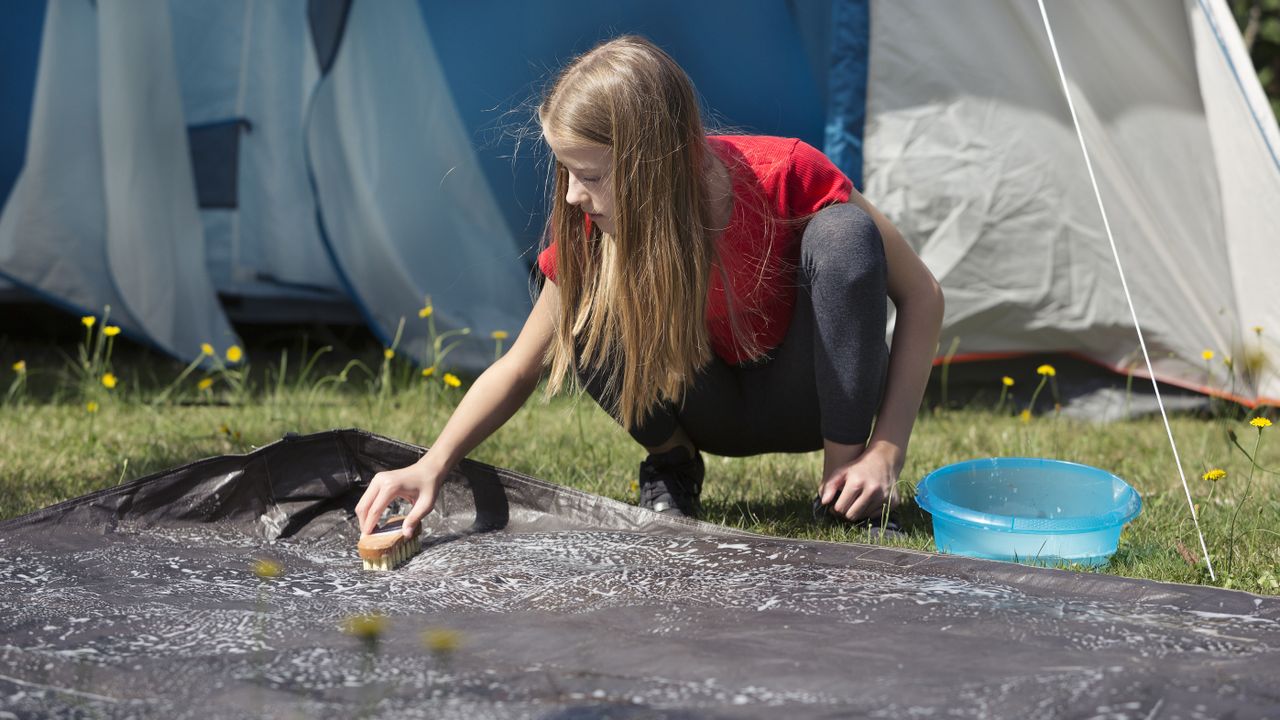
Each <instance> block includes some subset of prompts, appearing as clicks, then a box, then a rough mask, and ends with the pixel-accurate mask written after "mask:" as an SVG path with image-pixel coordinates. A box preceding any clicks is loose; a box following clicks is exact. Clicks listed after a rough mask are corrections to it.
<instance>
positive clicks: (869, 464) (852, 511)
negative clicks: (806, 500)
mask: <svg viewBox="0 0 1280 720" xmlns="http://www.w3.org/2000/svg"><path fill="white" fill-rule="evenodd" d="M827 445H828V447H827V459H828V462H827V463H826V471H825V472H824V477H823V480H822V488H821V489H820V490H819V493H818V495H819V497H820V498H821V501H822V504H823V505H826V506H827V507H828V508H830V512H831V514H833V515H836V516H838V517H843V518H845V519H847V520H851V521H858V520H862V519H864V518H868V517H873V516H875V515H876V514H878V513H879V512H880V511H881V509H882V508H883V507H884V506H886V505H888V506H889V507H890V508H892V507H894V506H896V505H897V504H898V501H899V498H898V497H897V493H896V492H895V491H894V490H895V487H896V486H897V484H898V474H899V473H900V472H901V471H902V463H901V461H899V460H898V459H897V458H898V457H899V456H900V455H901V453H899V452H894V448H890V447H887V446H883V445H879V444H872V445H871V446H870V447H868V448H867V449H866V450H865V451H863V452H861V453H859V454H858V455H857V456H856V457H854V458H853V459H852V460H847V461H844V462H840V460H839V459H838V458H839V456H840V455H841V453H840V452H839V451H838V449H834V448H833V447H832V446H836V444H835V443H832V442H830V441H828V443H827ZM841 447H844V448H847V447H849V446H836V448H841ZM859 449H860V448H859Z"/></svg>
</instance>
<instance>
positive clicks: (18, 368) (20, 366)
mask: <svg viewBox="0 0 1280 720" xmlns="http://www.w3.org/2000/svg"><path fill="white" fill-rule="evenodd" d="M13 371H14V372H16V373H18V374H19V375H21V374H23V373H25V372H26V371H27V361H26V360H19V361H18V362H16V363H14V364H13Z"/></svg>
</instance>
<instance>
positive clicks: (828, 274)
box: [800, 203, 887, 282]
mask: <svg viewBox="0 0 1280 720" xmlns="http://www.w3.org/2000/svg"><path fill="white" fill-rule="evenodd" d="M800 257H801V263H802V265H803V267H804V269H805V271H806V273H807V274H808V275H809V277H810V279H816V278H817V277H819V276H821V277H823V278H824V279H825V280H843V281H856V282H865V281H866V280H867V279H871V278H879V279H880V280H881V281H882V282H883V279H884V278H885V276H886V275H887V270H886V264H885V258H884V243H883V241H882V240H881V238H880V230H879V228H877V227H876V223H875V220H874V219H872V217H871V216H870V215H869V214H867V212H866V211H865V210H863V209H862V208H860V207H858V206H857V205H854V204H853V203H839V204H836V205H828V206H827V207H825V208H823V209H822V210H819V211H818V213H817V214H815V215H814V216H813V217H812V218H810V219H809V222H808V224H807V225H806V226H805V229H804V234H803V235H802V236H801V240H800Z"/></svg>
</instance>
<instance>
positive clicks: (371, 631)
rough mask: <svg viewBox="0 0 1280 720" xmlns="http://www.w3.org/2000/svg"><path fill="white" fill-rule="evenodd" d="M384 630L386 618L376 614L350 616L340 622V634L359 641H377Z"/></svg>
mask: <svg viewBox="0 0 1280 720" xmlns="http://www.w3.org/2000/svg"><path fill="white" fill-rule="evenodd" d="M386 629H387V618H386V616H385V615H378V614H377V613H365V614H361V615H352V616H351V617H349V618H347V619H346V620H343V621H342V632H344V633H346V634H348V635H351V636H352V637H358V638H360V639H361V640H377V639H378V638H379V637H381V636H382V633H384V632H385V631H386Z"/></svg>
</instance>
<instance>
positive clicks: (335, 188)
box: [307, 0, 531, 368]
mask: <svg viewBox="0 0 1280 720" xmlns="http://www.w3.org/2000/svg"><path fill="white" fill-rule="evenodd" d="M388 108H394V111H391V112H388ZM308 120H309V122H308V128H307V138H308V144H307V147H308V158H307V159H308V164H309V168H310V171H311V178H312V182H313V183H314V187H315V192H316V197H317V200H318V203H319V208H320V217H321V220H322V224H323V231H324V239H325V243H326V246H327V248H328V250H329V255H330V257H331V258H332V259H333V261H334V265H335V266H336V267H337V268H339V271H340V274H341V276H342V278H343V280H344V282H345V284H346V286H347V288H348V291H349V292H350V294H351V296H352V297H353V298H354V299H355V300H356V302H357V303H358V305H359V306H360V308H361V310H362V311H363V313H364V314H365V316H366V319H367V321H368V323H369V325H370V328H371V329H372V330H374V331H375V332H376V333H377V334H378V335H379V337H380V338H381V339H382V341H383V342H384V344H386V345H388V346H390V345H391V344H392V343H393V342H394V341H395V340H396V339H397V338H399V345H398V348H399V349H402V350H404V351H406V352H408V354H409V355H411V356H412V357H414V358H416V359H418V360H419V362H421V363H423V364H424V365H434V364H435V362H436V359H437V355H436V353H435V348H434V347H433V343H432V337H431V336H430V334H429V332H428V330H429V325H428V324H427V323H424V322H422V321H421V320H419V319H418V309H419V308H421V307H423V305H424V303H425V302H426V298H427V296H430V298H431V301H432V303H433V306H435V307H436V309H437V310H438V312H437V313H436V314H435V315H434V316H433V317H434V318H435V319H436V321H437V322H438V323H439V324H440V327H439V330H440V331H441V332H445V331H448V330H453V329H464V328H465V329H469V330H470V331H471V332H472V333H473V334H474V335H475V336H476V338H477V341H473V342H471V343H467V344H464V345H462V346H460V347H459V352H457V353H455V354H453V355H451V356H450V357H449V361H450V363H451V364H454V365H461V366H463V367H470V368H483V367H485V365H487V364H488V362H491V361H492V360H493V346H492V344H491V343H490V341H489V340H488V338H489V335H490V334H491V333H492V332H494V331H499V330H502V331H506V332H509V333H512V334H514V333H515V332H516V331H518V330H519V329H520V327H521V326H523V324H524V319H525V317H526V316H527V315H528V312H529V308H530V306H531V301H530V287H529V283H530V276H529V272H528V269H527V267H526V266H525V265H524V263H523V262H522V261H521V260H520V257H519V254H520V253H519V251H518V249H517V246H516V242H515V240H514V238H513V236H512V235H511V232H510V230H509V229H508V228H507V227H506V223H505V222H504V221H503V218H502V214H501V212H500V211H499V210H498V206H497V201H496V200H495V199H494V198H493V194H492V193H491V192H490V191H489V189H488V185H487V183H486V181H485V178H484V175H483V174H482V173H481V172H480V167H479V164H478V161H477V159H476V156H475V152H474V151H473V150H472V148H471V145H470V143H469V142H468V137H467V132H466V129H465V128H464V127H463V125H462V122H461V120H460V119H459V118H458V115H457V111H456V110H455V109H454V106H453V102H452V100H451V99H450V97H449V89H448V86H447V85H446V84H445V79H444V75H443V74H442V72H441V71H440V69H439V62H438V61H437V60H436V57H435V51H434V49H433V47H432V44H431V38H430V36H429V35H428V34H427V32H426V28H425V27H424V25H423V22H422V17H421V14H420V12H419V10H418V7H417V5H416V3H414V2H412V1H411V0H405V1H403V2H379V3H355V4H354V5H353V6H352V8H351V12H350V15H349V16H348V18H347V26H346V30H345V34H344V37H343V41H342V48H341V50H340V51H339V53H338V56H337V58H336V60H335V63H334V66H333V69H332V71H331V72H330V73H329V74H327V75H325V76H324V78H323V79H322V80H321V82H320V84H319V86H318V87H317V88H316V91H315V94H314V98H313V102H312V107H311V111H310V115H309V119H308ZM402 323H403V324H402ZM479 338H484V340H483V341H479V340H478V339H479Z"/></svg>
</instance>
